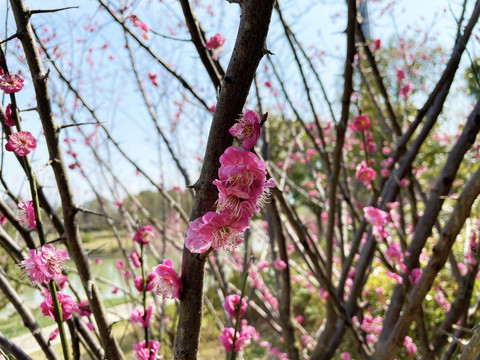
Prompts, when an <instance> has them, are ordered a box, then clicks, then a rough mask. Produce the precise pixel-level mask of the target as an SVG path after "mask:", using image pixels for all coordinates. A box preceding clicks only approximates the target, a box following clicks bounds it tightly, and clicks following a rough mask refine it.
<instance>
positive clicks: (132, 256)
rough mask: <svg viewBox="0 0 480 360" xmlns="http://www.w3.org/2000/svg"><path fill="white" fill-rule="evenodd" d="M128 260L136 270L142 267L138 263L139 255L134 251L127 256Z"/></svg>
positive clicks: (139, 262)
mask: <svg viewBox="0 0 480 360" xmlns="http://www.w3.org/2000/svg"><path fill="white" fill-rule="evenodd" d="M128 257H129V259H130V260H132V264H133V266H135V267H136V268H140V267H141V266H142V263H141V261H140V255H138V253H137V252H136V251H132V252H131V253H130V255H128Z"/></svg>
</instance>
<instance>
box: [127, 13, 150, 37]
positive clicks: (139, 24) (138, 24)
mask: <svg viewBox="0 0 480 360" xmlns="http://www.w3.org/2000/svg"><path fill="white" fill-rule="evenodd" d="M127 18H129V19H132V20H133V26H134V27H138V28H139V29H140V35H141V36H142V38H144V39H145V40H148V39H149V34H148V33H149V29H148V26H147V24H145V23H144V22H143V21H140V19H139V18H138V17H137V16H136V15H129V16H127Z"/></svg>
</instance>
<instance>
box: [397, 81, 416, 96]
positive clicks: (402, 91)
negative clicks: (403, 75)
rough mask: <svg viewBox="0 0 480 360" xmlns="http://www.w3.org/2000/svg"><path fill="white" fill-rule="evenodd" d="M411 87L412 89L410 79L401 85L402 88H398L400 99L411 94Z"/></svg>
mask: <svg viewBox="0 0 480 360" xmlns="http://www.w3.org/2000/svg"><path fill="white" fill-rule="evenodd" d="M412 89H413V85H412V82H411V81H409V82H407V83H406V84H405V85H403V86H402V88H401V89H400V92H399V94H400V97H401V98H402V99H404V98H407V97H408V96H409V95H410V94H411V92H412Z"/></svg>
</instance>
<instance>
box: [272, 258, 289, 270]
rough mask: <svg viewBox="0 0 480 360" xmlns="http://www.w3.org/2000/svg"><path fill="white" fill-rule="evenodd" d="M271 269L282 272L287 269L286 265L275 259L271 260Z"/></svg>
mask: <svg viewBox="0 0 480 360" xmlns="http://www.w3.org/2000/svg"><path fill="white" fill-rule="evenodd" d="M273 267H274V268H275V269H277V270H278V271H282V270H285V269H286V268H287V264H286V263H285V261H283V260H282V259H275V260H273Z"/></svg>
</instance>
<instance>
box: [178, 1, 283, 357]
mask: <svg viewBox="0 0 480 360" xmlns="http://www.w3.org/2000/svg"><path fill="white" fill-rule="evenodd" d="M240 3H241V5H240V6H241V8H242V15H241V18H240V25H239V30H238V34H237V40H236V43H235V47H234V50H233V53H232V57H231V59H230V63H229V65H228V68H227V71H226V75H225V79H224V81H223V83H222V88H221V91H220V94H219V98H218V103H217V107H216V110H215V114H214V116H213V121H212V126H211V128H210V134H209V138H208V143H207V149H206V154H205V160H204V164H203V167H202V171H201V174H200V178H199V180H198V181H197V182H196V184H195V185H194V189H195V190H196V196H195V201H194V205H193V210H192V213H191V215H190V220H195V219H196V218H198V217H199V216H203V215H204V214H205V213H206V212H208V211H211V210H213V209H214V205H215V201H216V200H217V197H218V190H217V188H216V187H215V186H214V185H213V184H212V181H213V180H215V178H216V177H217V172H218V168H219V167H220V162H219V158H220V155H222V153H223V152H224V151H225V149H226V148H227V147H228V146H230V145H231V144H232V140H233V139H232V137H231V136H230V134H229V133H228V129H229V128H230V127H231V126H232V125H233V124H234V123H235V119H236V118H237V117H238V116H239V114H241V112H242V109H243V106H244V104H245V100H246V98H247V95H248V92H249V90H250V86H251V84H252V81H253V77H254V75H255V72H256V70H257V66H258V64H259V62H260V60H261V59H262V57H263V55H264V54H265V53H266V51H267V50H266V43H265V40H266V37H267V32H268V28H269V25H270V18H271V15H272V10H273V4H274V0H263V1H254V0H248V1H241V2H240ZM205 261H206V256H205V255H199V254H192V253H191V252H190V251H189V250H188V249H186V248H184V249H183V259H182V275H181V278H182V282H183V291H182V294H181V299H180V314H179V321H178V327H177V335H176V338H175V346H174V353H175V359H178V360H193V359H196V358H197V352H198V344H199V339H200V327H201V323H202V307H203V280H204V267H205Z"/></svg>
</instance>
